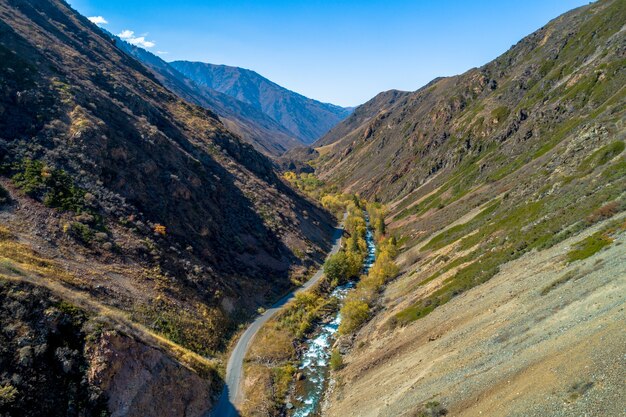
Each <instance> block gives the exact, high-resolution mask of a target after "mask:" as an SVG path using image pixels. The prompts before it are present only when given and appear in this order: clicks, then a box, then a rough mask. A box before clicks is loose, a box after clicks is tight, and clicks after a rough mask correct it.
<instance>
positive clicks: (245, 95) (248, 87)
mask: <svg viewBox="0 0 626 417" xmlns="http://www.w3.org/2000/svg"><path fill="white" fill-rule="evenodd" d="M170 64H171V65H172V66H173V67H174V68H175V69H176V70H178V71H179V72H181V73H182V74H184V75H185V76H186V77H188V78H190V79H192V80H193V81H195V82H196V83H197V84H200V85H203V86H206V87H209V88H211V89H213V90H217V91H219V92H221V93H224V94H227V95H229V96H231V97H234V98H236V99H238V100H240V101H243V102H244V103H248V104H250V105H252V106H254V107H255V108H257V109H259V110H261V111H262V112H263V113H265V114H267V115H268V116H270V117H271V118H272V119H274V120H276V121H277V122H278V123H280V124H281V125H282V126H283V127H284V128H286V129H287V130H288V131H289V132H291V133H292V134H293V135H295V137H296V138H298V139H299V140H300V141H302V142H303V143H305V144H310V143H312V142H313V141H315V140H316V139H318V138H319V137H320V136H322V135H323V134H325V133H326V132H328V130H330V129H331V128H332V127H333V126H335V125H336V124H337V123H339V122H340V121H341V120H343V119H344V118H346V117H347V116H348V115H349V114H350V111H351V110H350V109H345V108H343V107H339V106H335V105H333V104H328V103H321V102H319V101H316V100H312V99H310V98H307V97H304V96H302V95H300V94H297V93H294V92H293V91H289V90H287V89H286V88H283V87H281V86H279V85H278V84H276V83H273V82H272V81H270V80H268V79H267V78H264V77H262V76H260V75H259V74H257V73H256V72H254V71H250V70H247V69H243V68H237V67H229V66H226V65H213V64H205V63H202V62H188V61H174V62H171V63H170Z"/></svg>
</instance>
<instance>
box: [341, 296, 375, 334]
mask: <svg viewBox="0 0 626 417" xmlns="http://www.w3.org/2000/svg"><path fill="white" fill-rule="evenodd" d="M369 315H370V307H369V305H367V303H366V302H365V301H361V300H348V301H346V303H345V304H344V306H343V308H342V309H341V324H340V325H339V333H340V334H350V333H352V332H354V331H356V330H358V329H359V328H360V327H361V326H362V325H363V324H364V323H365V322H366V321H367V319H368V318H369Z"/></svg>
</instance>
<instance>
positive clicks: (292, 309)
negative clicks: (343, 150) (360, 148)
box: [240, 195, 367, 417]
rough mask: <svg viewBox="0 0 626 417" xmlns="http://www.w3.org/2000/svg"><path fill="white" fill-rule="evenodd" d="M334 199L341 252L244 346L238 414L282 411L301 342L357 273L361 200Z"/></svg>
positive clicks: (362, 254)
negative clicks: (341, 219) (339, 213)
mask: <svg viewBox="0 0 626 417" xmlns="http://www.w3.org/2000/svg"><path fill="white" fill-rule="evenodd" d="M338 201H340V202H341V203H342V204H343V205H344V207H345V209H346V210H347V212H348V216H347V218H346V220H345V230H346V232H345V239H344V241H343V244H342V248H341V250H340V251H339V252H338V253H337V254H336V255H334V256H332V257H330V258H329V259H328V260H327V262H326V264H325V267H324V270H325V277H324V278H323V279H320V280H319V282H317V283H316V284H315V285H314V286H312V287H311V288H310V289H309V290H308V291H303V292H300V293H298V294H297V295H296V297H295V298H294V299H293V300H292V301H291V302H290V303H288V304H287V305H285V306H284V307H283V308H282V309H281V311H280V312H278V313H277V314H276V315H275V316H274V317H272V319H271V320H269V321H268V322H267V323H266V324H265V325H264V326H263V328H262V329H261V331H259V333H258V335H257V336H256V337H255V340H254V343H252V344H251V346H250V350H249V352H248V354H247V356H246V359H245V362H244V374H245V378H244V380H243V386H242V389H243V391H244V397H245V401H242V402H241V404H240V405H241V407H240V411H241V414H242V415H244V416H259V417H260V416H267V415H283V414H286V413H287V407H286V406H287V403H288V402H289V401H288V399H289V400H291V399H292V398H293V397H292V396H291V391H290V390H291V387H292V383H293V381H294V379H295V378H296V376H297V374H298V367H299V358H300V357H301V353H302V349H303V346H304V343H305V341H307V340H309V339H311V338H312V337H313V335H314V333H315V332H316V330H317V328H316V325H317V324H318V323H321V322H322V321H324V319H325V318H328V317H331V316H332V315H334V314H336V311H337V310H338V309H339V305H338V303H337V300H336V299H334V298H333V297H331V296H330V295H331V294H332V292H333V291H334V290H335V289H336V288H337V287H338V286H340V285H343V284H345V283H347V282H349V281H351V280H354V279H356V278H358V276H359V275H360V273H361V271H362V266H363V262H364V260H365V258H366V257H367V254H366V253H367V244H366V239H365V237H366V233H367V225H366V220H365V215H364V212H363V208H364V207H365V203H364V202H361V201H360V200H359V199H358V198H356V197H354V196H348V195H346V196H342V197H341V198H340V199H339V198H338ZM300 377H301V376H300ZM292 405H293V404H292Z"/></svg>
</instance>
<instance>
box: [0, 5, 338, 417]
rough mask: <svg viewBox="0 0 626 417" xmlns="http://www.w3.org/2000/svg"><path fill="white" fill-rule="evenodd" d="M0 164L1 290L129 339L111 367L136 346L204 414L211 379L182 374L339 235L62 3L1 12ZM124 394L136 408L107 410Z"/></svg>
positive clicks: (205, 116) (252, 156) (214, 384)
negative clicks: (195, 387) (198, 392)
mask: <svg viewBox="0 0 626 417" xmlns="http://www.w3.org/2000/svg"><path fill="white" fill-rule="evenodd" d="M0 166H1V170H0V223H1V225H0V280H12V281H28V282H29V283H30V284H31V285H32V284H34V285H36V286H45V287H47V288H48V289H49V291H52V292H53V293H54V294H55V296H56V297H59V298H61V299H62V300H65V299H68V300H70V302H71V303H73V304H80V306H81V308H85V309H86V310H88V311H89V314H93V315H97V316H101V317H102V320H104V321H106V322H107V323H110V322H113V323H115V328H116V329H121V330H120V331H122V332H124V333H125V335H126V336H125V337H129V338H130V341H123V340H122V341H119V340H117V341H116V340H113V341H110V343H111V344H113V345H114V346H113V347H111V348H110V349H109V348H107V347H106V346H103V349H104V353H106V352H107V349H109V351H112V352H118V353H119V355H122V356H123V354H125V353H124V352H121V353H120V352H119V350H120V349H121V350H122V351H124V350H125V348H124V346H128V349H131V350H132V349H134V348H132V346H133V345H134V342H136V341H139V342H140V343H141V344H142V345H143V346H144V347H146V349H148V350H150V349H156V352H154V354H153V353H149V354H148V353H146V355H147V356H144V355H143V353H141V352H147V351H146V350H145V349H144V348H143V347H141V348H137V349H135V350H132V351H131V352H130V353H129V352H126V353H129V354H130V355H131V356H132V355H138V356H137V358H138V360H139V359H141V358H143V359H145V360H146V361H147V362H146V363H145V366H153V367H154V368H153V370H154V371H155V372H158V369H159V367H160V366H161V365H160V363H162V362H161V361H160V359H158V358H159V355H166V356H167V358H166V359H167V360H165V359H164V360H165V362H167V363H170V362H173V363H175V364H176V363H177V364H178V365H176V366H179V368H176V366H175V365H172V366H173V367H172V368H171V369H172V370H173V371H172V372H173V375H174V374H176V373H179V374H180V375H182V374H183V373H185V372H191V373H194V372H195V373H196V374H197V375H196V376H199V377H200V378H202V379H203V380H204V381H205V382H204V383H206V384H207V387H208V388H210V389H207V390H203V392H204V393H205V394H204V395H206V398H204V399H202V402H203V404H204V406H205V407H208V406H210V404H211V403H212V400H213V398H212V395H213V394H214V393H215V392H216V391H217V389H218V388H219V382H218V379H217V378H216V377H215V373H214V371H212V372H209V373H201V372H198V367H197V366H195V365H190V363H191V362H194V363H195V362H198V363H204V362H206V359H204V358H203V357H213V356H215V355H218V354H220V352H222V351H223V349H224V346H225V343H226V342H227V341H228V338H229V337H230V336H231V335H232V333H233V332H234V331H235V330H236V328H237V324H238V323H240V322H241V321H243V320H245V319H246V318H247V317H249V315H250V314H251V313H252V312H253V311H254V310H255V309H256V308H257V307H258V306H259V305H261V304H263V303H266V302H270V301H272V300H275V299H276V298H277V297H278V296H279V295H281V294H283V293H284V292H285V291H286V290H287V289H289V288H290V287H292V286H293V282H294V281H299V280H302V279H304V278H306V276H307V274H308V270H309V268H312V267H314V266H316V265H318V264H319V262H320V261H321V260H322V259H323V255H324V253H325V252H326V250H327V249H328V246H329V239H330V235H331V233H332V231H333V228H332V223H333V221H332V219H331V218H330V216H329V215H328V214H326V213H325V212H324V211H323V210H321V209H320V208H318V206H316V205H315V204H313V203H311V202H310V201H308V200H306V199H305V198H303V197H302V196H300V195H299V194H297V193H295V192H294V191H292V190H291V189H290V188H289V187H288V186H287V185H286V184H284V183H283V182H282V181H281V180H280V179H279V178H278V177H277V176H276V175H275V173H274V172H273V169H272V163H271V162H270V161H269V160H268V159H267V158H266V157H264V156H263V155H261V154H259V153H258V152H257V151H255V150H254V149H253V148H252V147H251V146H250V145H248V144H244V143H242V142H241V141H240V140H239V138H237V137H236V136H234V135H233V134H231V133H230V132H229V131H228V130H226V128H225V127H224V126H223V125H222V124H221V123H220V121H219V120H218V119H217V116H216V115H215V114H214V113H212V112H211V111H208V110H206V109H203V108H201V107H198V106H196V105H193V104H189V103H187V102H185V101H183V100H181V99H180V98H178V97H176V96H175V95H174V94H173V93H171V92H170V91H168V90H167V89H165V88H164V87H163V86H162V85H161V84H160V83H159V82H158V80H157V79H156V78H155V76H154V75H153V74H152V73H151V72H150V71H148V70H147V69H146V68H145V67H144V66H143V65H141V64H140V63H139V62H138V61H136V60H135V59H133V58H131V57H129V56H128V55H126V54H125V53H123V52H122V51H121V50H120V49H118V48H117V47H116V46H115V44H114V42H113V41H112V40H111V39H109V38H108V37H107V36H106V35H104V34H103V33H102V32H101V31H100V30H98V29H97V28H96V26H94V25H93V24H91V23H90V22H89V21H88V20H87V19H86V18H84V17H82V16H80V15H78V14H77V13H76V12H75V11H73V10H72V9H71V8H70V7H69V6H68V5H67V4H66V3H64V2H62V1H58V0H36V1H28V2H23V1H3V2H0ZM3 311H4V312H9V313H10V312H11V309H5V310H3ZM15 312H16V314H17V310H15ZM14 329H17V328H14ZM18 330H19V329H18ZM18 333H19V334H18V336H16V337H23V336H24V335H25V334H26V333H23V332H22V331H21V330H20V331H19V332H18ZM95 333H96V337H100V336H101V335H102V332H95ZM11 337H13V335H12V336H11ZM24 337H25V336H24ZM77 343H78V344H77V345H76V346H79V345H80V343H81V342H77ZM103 343H104V342H103ZM107 343H108V342H107ZM105 344H106V343H105ZM72 349H77V348H76V347H75V346H74V347H72ZM150 352H152V351H150ZM197 354H200V355H202V357H201V356H198V355H197ZM119 355H118V356H119ZM105 357H106V355H105ZM119 357H121V356H119ZM143 359H142V360H143ZM192 359H193V360H192ZM12 360H15V361H19V360H21V359H20V357H19V356H17V355H16V356H14V357H13V358H12ZM104 360H106V359H104ZM168 361H169V362H168ZM163 363H164V362H163ZM205 365H206V364H205ZM3 366H4V362H3ZM142 366H144V365H141V366H139V365H138V367H137V368H130V369H127V368H124V367H123V366H120V367H117V368H115V369H117V370H118V371H119V372H127V371H128V372H130V371H132V370H136V371H137V372H140V373H141V372H143V371H142V370H141V367H142ZM168 367H169V365H168ZM54 369H60V368H54ZM175 369H178V371H176V370H175ZM115 377H116V375H107V376H106V378H104V379H103V381H104V380H107V381H110V380H116V379H115ZM2 378H5V375H3V376H2ZM116 381H117V383H116V384H113V385H112V386H109V385H106V384H105V383H104V382H103V384H105V385H106V386H104V385H103V386H100V388H101V389H105V390H108V389H111V390H113V391H111V392H107V395H108V396H109V399H110V401H109V402H108V406H109V411H111V412H112V413H114V414H115V412H116V410H115V409H114V408H116V407H124V404H127V401H131V402H132V401H134V400H136V401H139V402H142V401H149V400H147V399H146V398H149V397H141V396H142V395H144V394H146V393H147V391H145V390H141V389H139V388H138V386H136V385H135V386H134V387H135V388H137V390H136V391H133V390H130V391H128V390H126V391H125V388H124V385H123V383H124V379H123V378H122V380H121V381H120V380H119V379H117V380H116ZM185 381H187V382H189V381H193V378H191V377H189V379H185ZM3 382H4V379H3V381H1V382H0V383H3ZM127 382H128V383H131V384H132V380H131V379H129V380H128V381H127ZM189 383H190V384H193V382H189ZM120 384H121V385H120ZM126 388H128V387H126ZM171 388H172V386H171V385H170V386H167V387H165V386H164V389H166V390H170V389H171ZM150 389H153V388H150ZM120 390H121V391H120ZM120 392H121V393H122V394H123V393H126V394H128V395H136V396H137V397H136V398H134V399H133V398H126V399H125V400H124V401H126V402H116V401H115V400H113V399H112V398H115V395H117V394H120ZM150 392H156V391H150ZM162 394H163V396H164V397H163V398H166V397H167V396H168V395H170V394H172V392H168V393H165V392H163V393H162ZM16 395H19V394H16ZM120 395H121V394H120ZM182 399H183V400H184V401H187V403H185V404H182V407H183V408H185V407H186V406H189V407H191V406H192V405H191V402H192V401H195V400H194V399H193V398H188V397H183V398H182ZM3 401H4V398H3ZM16 401H17V400H16ZM141 404H144V405H146V407H148V406H149V404H145V403H143V402H142V403H141ZM153 407H156V405H154V404H153ZM194 407H195V406H194ZM3 411H4V410H3ZM153 412H154V408H152V411H151V412H148V413H147V414H154V413H153ZM202 412H206V410H196V411H195V412H194V413H195V414H194V415H201V414H202ZM35 414H36V413H35ZM174 414H176V413H174ZM30 415H33V414H30ZM144 415H146V414H144Z"/></svg>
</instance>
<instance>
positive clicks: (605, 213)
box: [586, 201, 620, 224]
mask: <svg viewBox="0 0 626 417" xmlns="http://www.w3.org/2000/svg"><path fill="white" fill-rule="evenodd" d="M619 209H620V207H619V203H618V202H617V201H611V202H610V203H607V204H605V205H603V206H602V207H600V208H598V209H596V210H594V211H593V212H592V213H591V214H590V215H589V216H587V219H586V220H587V223H591V224H593V223H597V222H599V221H602V220H605V219H608V218H611V217H613V216H614V215H615V214H617V213H618V212H619Z"/></svg>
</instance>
